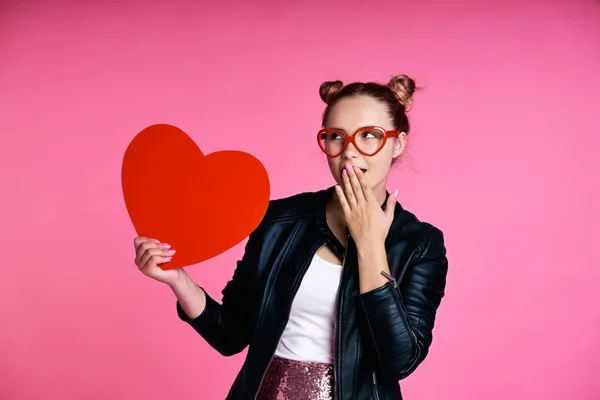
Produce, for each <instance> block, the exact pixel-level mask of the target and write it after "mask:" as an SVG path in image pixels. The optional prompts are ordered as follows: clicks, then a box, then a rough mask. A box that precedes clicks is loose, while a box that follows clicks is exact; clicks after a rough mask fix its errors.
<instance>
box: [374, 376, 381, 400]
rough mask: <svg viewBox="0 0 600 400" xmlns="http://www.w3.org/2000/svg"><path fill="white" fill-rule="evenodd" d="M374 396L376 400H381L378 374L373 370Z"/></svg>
mask: <svg viewBox="0 0 600 400" xmlns="http://www.w3.org/2000/svg"><path fill="white" fill-rule="evenodd" d="M373 395H374V396H375V400H379V399H380V398H379V389H378V388H377V373H376V372H375V370H373Z"/></svg>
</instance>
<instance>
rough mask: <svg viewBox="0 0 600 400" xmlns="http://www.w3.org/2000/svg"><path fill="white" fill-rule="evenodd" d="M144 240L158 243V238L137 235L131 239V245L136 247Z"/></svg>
mask: <svg viewBox="0 0 600 400" xmlns="http://www.w3.org/2000/svg"><path fill="white" fill-rule="evenodd" d="M145 242H153V243H160V240H156V239H153V238H148V237H143V236H138V237H136V238H135V239H133V246H134V247H135V248H136V249H137V248H138V246H139V245H140V244H142V243H145Z"/></svg>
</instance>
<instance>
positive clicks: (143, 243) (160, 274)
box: [133, 237, 185, 286]
mask: <svg viewBox="0 0 600 400" xmlns="http://www.w3.org/2000/svg"><path fill="white" fill-rule="evenodd" d="M133 244H134V247H135V265H137V267H138V268H139V270H140V271H142V273H144V275H146V276H149V277H150V278H153V279H156V280H157V281H159V282H163V283H166V284H168V285H169V286H173V285H174V284H175V283H177V281H178V280H179V278H180V277H181V276H182V274H184V273H185V271H184V270H183V268H177V269H171V270H166V271H165V270H163V269H162V268H160V267H159V266H158V265H159V264H163V263H166V262H169V261H171V258H173V255H174V254H175V250H172V249H170V247H171V246H169V245H168V244H166V243H161V242H160V241H158V240H156V239H151V238H146V237H136V238H135V240H134V241H133Z"/></svg>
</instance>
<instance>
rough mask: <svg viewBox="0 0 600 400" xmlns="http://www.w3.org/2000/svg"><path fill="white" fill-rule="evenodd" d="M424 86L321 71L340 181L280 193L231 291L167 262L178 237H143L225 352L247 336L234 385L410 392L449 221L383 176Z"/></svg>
mask: <svg viewBox="0 0 600 400" xmlns="http://www.w3.org/2000/svg"><path fill="white" fill-rule="evenodd" d="M414 89H415V83H414V81H413V80H412V79H410V78H409V77H407V76H404V75H401V76H397V77H394V78H392V79H391V80H390V82H389V83H388V84H386V85H382V84H378V83H373V82H368V83H361V82H357V83H352V84H349V85H347V86H344V85H343V84H342V82H339V81H335V82H325V83H323V84H322V85H321V88H320V95H321V98H322V99H323V101H324V102H325V103H326V105H327V106H326V108H325V112H324V115H323V129H321V130H320V131H319V132H318V134H317V141H318V145H319V146H320V148H321V149H322V150H323V152H324V153H325V155H326V157H327V160H328V163H329V168H330V170H331V173H332V175H333V178H334V179H335V181H336V182H337V185H335V186H332V187H330V188H327V189H323V190H320V191H317V192H310V193H308V192H306V193H300V194H297V195H295V196H291V197H288V198H285V199H277V200H272V201H271V202H270V203H269V207H268V210H267V213H266V215H265V217H264V218H263V220H262V222H261V224H260V225H259V226H258V228H257V229H255V231H254V232H253V233H252V234H251V235H250V237H249V238H248V242H247V245H246V248H245V252H244V255H243V257H242V259H241V260H240V261H239V262H238V265H237V268H236V269H235V272H234V275H233V277H232V279H231V280H230V281H229V282H228V283H227V285H226V287H225V288H224V290H223V292H222V295H223V298H222V301H221V304H219V303H218V302H217V301H215V300H213V298H211V297H210V296H209V295H208V294H207V293H206V292H205V291H204V290H203V289H202V288H201V287H199V286H198V285H197V284H196V283H194V282H193V281H192V280H191V279H190V277H189V276H188V275H187V274H186V272H185V270H184V269H183V268H181V269H175V270H167V271H163V270H162V269H160V267H159V266H158V265H159V264H161V263H165V262H169V260H170V259H171V257H172V256H173V254H174V252H175V250H174V249H171V248H170V246H169V245H168V244H165V243H160V242H159V241H158V240H155V239H152V238H141V237H138V238H136V239H135V241H134V245H135V251H136V261H135V263H136V265H137V266H138V268H139V269H140V270H141V271H142V272H143V273H144V274H145V275H147V276H149V277H151V278H154V279H156V280H158V281H160V282H163V283H166V284H167V285H169V287H170V288H171V289H172V290H173V292H174V294H175V296H176V298H177V303H176V307H177V312H178V315H179V317H180V318H181V319H182V320H183V321H186V322H187V323H188V324H189V325H191V326H192V327H193V328H194V329H195V330H196V331H197V332H198V333H199V334H200V335H201V336H202V337H203V338H204V339H205V340H206V341H207V342H208V343H209V344H210V345H211V346H212V347H214V348H215V349H216V350H217V351H219V352H220V353H221V354H223V355H225V356H230V355H233V354H237V353H239V352H241V351H242V350H243V349H245V348H246V347H247V346H249V347H248V354H247V356H246V361H245V363H244V365H243V367H242V369H241V371H240V372H239V374H238V376H237V378H236V380H235V382H234V383H233V386H232V387H231V390H230V391H229V395H228V397H227V398H228V399H244V400H247V399H258V400H268V399H273V400H275V399H297V400H300V399H304V400H311V399H338V400H345V399H357V400H361V399H377V400H379V399H381V400H383V399H402V395H401V391H400V387H399V384H398V381H399V380H401V379H403V378H405V377H406V376H408V375H409V374H411V373H412V372H413V371H414V370H415V369H416V368H417V366H418V365H419V364H420V363H421V362H422V361H423V360H424V359H425V356H426V355H427V353H428V350H429V346H430V344H431V342H432V330H433V327H434V321H435V316H436V312H437V309H438V307H439V305H440V301H441V299H442V297H443V295H444V290H445V286H446V273H447V269H448V262H447V258H446V249H445V246H444V239H443V235H442V232H441V231H440V230H439V229H438V228H436V227H434V226H432V225H431V224H428V223H426V222H421V221H419V220H418V219H417V218H416V217H415V216H414V215H413V214H412V213H410V212H409V211H407V210H405V209H403V207H402V206H401V205H400V204H399V203H398V201H397V197H398V191H395V192H394V193H393V195H390V194H389V193H388V192H387V190H386V183H387V177H388V173H389V171H390V167H391V165H392V164H393V163H394V162H395V161H396V160H397V159H398V157H399V156H400V155H401V154H402V152H403V150H404V148H405V146H406V141H407V134H408V132H409V122H408V118H407V115H406V107H407V105H408V104H409V103H410V101H411V97H412V94H413V92H414ZM199 245H201V244H199Z"/></svg>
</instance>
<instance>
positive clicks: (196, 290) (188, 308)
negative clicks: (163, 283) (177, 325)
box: [169, 269, 206, 319]
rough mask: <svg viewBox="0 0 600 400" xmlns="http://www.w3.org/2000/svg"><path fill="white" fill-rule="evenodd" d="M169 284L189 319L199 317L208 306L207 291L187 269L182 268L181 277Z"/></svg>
mask: <svg viewBox="0 0 600 400" xmlns="http://www.w3.org/2000/svg"><path fill="white" fill-rule="evenodd" d="M169 286H170V287H171V290H172V291H173V293H174V294H175V297H177V301H178V302H179V305H180V306H181V308H182V309H183V311H184V312H185V314H186V315H187V317H188V318H189V319H194V318H197V317H198V316H199V315H200V314H202V312H203V311H204V308H205V307H206V293H205V292H204V290H202V289H201V288H200V287H199V286H198V285H197V284H196V283H195V282H194V281H193V280H192V278H190V276H189V275H188V274H187V273H186V272H185V270H183V269H182V270H181V273H180V276H179V279H177V281H176V282H174V283H173V284H172V285H169Z"/></svg>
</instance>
